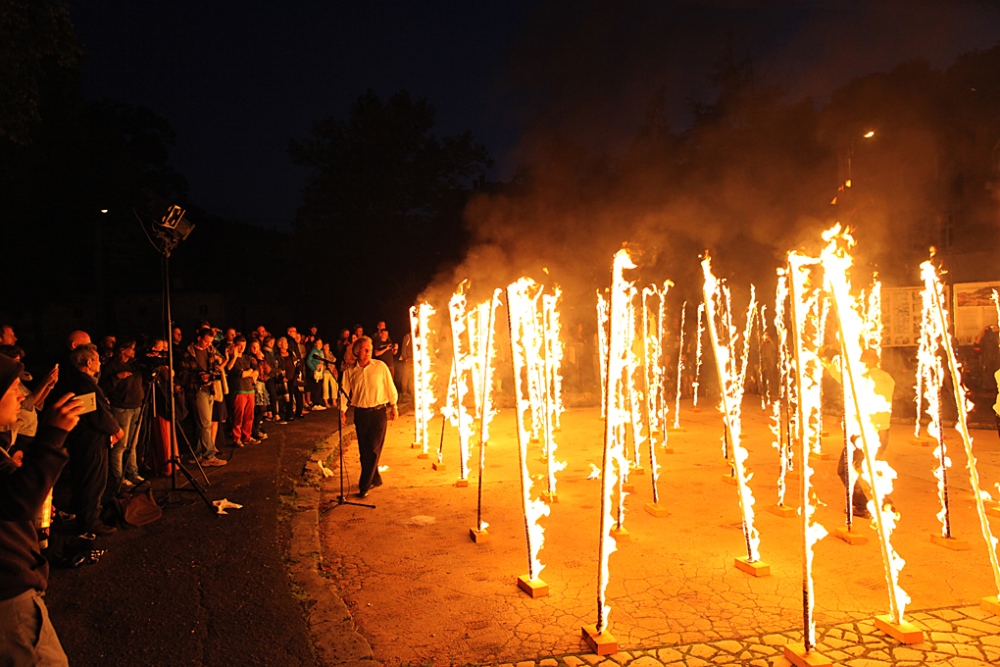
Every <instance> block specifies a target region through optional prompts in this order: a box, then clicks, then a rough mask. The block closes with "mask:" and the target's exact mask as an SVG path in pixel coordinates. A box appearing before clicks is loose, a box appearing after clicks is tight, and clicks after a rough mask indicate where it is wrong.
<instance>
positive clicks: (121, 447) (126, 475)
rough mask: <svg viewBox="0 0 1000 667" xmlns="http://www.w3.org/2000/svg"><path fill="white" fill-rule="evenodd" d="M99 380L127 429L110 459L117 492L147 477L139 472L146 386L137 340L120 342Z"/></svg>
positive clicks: (118, 417) (127, 339) (115, 413)
mask: <svg viewBox="0 0 1000 667" xmlns="http://www.w3.org/2000/svg"><path fill="white" fill-rule="evenodd" d="M99 384H100V385H101V389H103V390H104V393H105V394H107V396H108V401H109V402H110V403H111V414H113V415H114V416H115V420H116V421H117V422H118V425H119V426H121V428H122V432H123V433H124V435H123V436H122V438H121V440H119V441H118V442H116V443H115V446H114V448H113V449H112V450H111V456H110V458H109V459H108V470H109V472H110V480H109V481H110V483H111V488H112V490H114V491H116V492H117V490H118V489H119V488H120V487H124V488H125V489H130V488H132V487H133V486H135V485H136V484H141V483H142V482H144V481H145V480H144V479H143V478H142V477H140V476H139V466H138V465H137V463H136V456H135V445H136V442H138V440H139V437H138V436H139V414H140V413H141V412H142V401H143V399H144V398H145V397H146V390H145V387H144V386H143V377H142V371H141V369H139V368H138V367H137V366H136V363H135V341H134V340H132V339H130V338H123V339H122V340H121V341H120V342H119V343H118V349H117V350H116V351H115V354H114V356H112V357H111V359H110V360H109V361H108V362H107V364H105V365H104V367H103V370H102V372H101V380H100V383H99ZM123 464H124V471H123V470H122V467H123Z"/></svg>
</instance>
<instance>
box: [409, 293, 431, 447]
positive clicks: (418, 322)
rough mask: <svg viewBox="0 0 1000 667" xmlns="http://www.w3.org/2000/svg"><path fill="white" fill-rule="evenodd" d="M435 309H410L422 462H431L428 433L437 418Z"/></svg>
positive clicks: (417, 437) (416, 420)
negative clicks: (432, 344)
mask: <svg viewBox="0 0 1000 667" xmlns="http://www.w3.org/2000/svg"><path fill="white" fill-rule="evenodd" d="M432 315H434V308H433V307H431V305H430V304H429V303H421V304H420V305H417V306H411V307H410V341H411V345H412V346H413V402H414V419H413V423H414V430H415V435H414V444H413V446H414V447H419V448H420V454H418V457H419V458H424V459H426V458H428V456H429V454H428V450H429V448H430V443H429V440H430V438H429V434H428V430H429V428H430V421H431V418H432V417H433V416H434V411H433V408H432V406H433V405H434V392H433V391H432V389H431V386H432V384H433V382H434V375H433V373H432V372H431V355H430V350H429V341H428V338H429V335H430V326H429V321H430V318H431V316H432Z"/></svg>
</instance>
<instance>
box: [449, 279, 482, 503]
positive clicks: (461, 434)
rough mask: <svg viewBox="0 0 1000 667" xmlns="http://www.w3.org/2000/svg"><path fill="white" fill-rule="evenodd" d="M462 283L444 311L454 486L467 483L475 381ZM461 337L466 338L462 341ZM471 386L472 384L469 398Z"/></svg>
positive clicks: (471, 334)
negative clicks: (448, 328) (454, 448)
mask: <svg viewBox="0 0 1000 667" xmlns="http://www.w3.org/2000/svg"><path fill="white" fill-rule="evenodd" d="M465 285H466V283H464V282H463V283H462V284H461V285H459V286H458V291H457V292H455V294H454V295H452V297H451V300H450V301H449V302H448V314H449V315H450V317H451V340H452V351H453V357H452V358H453V359H454V362H453V364H452V371H453V374H452V377H451V380H452V381H451V383H449V388H448V403H447V405H446V407H445V409H446V410H447V412H448V414H449V417H450V419H451V422H452V424H453V425H454V426H455V427H456V428H457V429H458V449H459V459H458V463H459V476H458V481H457V482H456V483H455V484H456V486H468V485H469V457H470V456H471V453H472V451H471V448H470V445H469V442H470V439H471V437H472V431H473V423H472V422H473V416H472V415H471V414H469V412H468V408H467V406H466V402H467V399H468V394H469V382H470V381H471V382H472V384H473V386H474V385H475V376H474V374H473V371H472V368H473V364H474V362H473V359H474V357H473V355H472V354H470V352H471V349H470V348H471V344H470V342H471V339H472V337H473V336H474V334H473V333H472V332H471V331H470V330H469V326H468V319H467V316H466V298H465ZM463 338H464V339H465V340H466V341H467V342H466V344H465V345H463ZM474 392H475V389H474V388H473V398H475V395H474Z"/></svg>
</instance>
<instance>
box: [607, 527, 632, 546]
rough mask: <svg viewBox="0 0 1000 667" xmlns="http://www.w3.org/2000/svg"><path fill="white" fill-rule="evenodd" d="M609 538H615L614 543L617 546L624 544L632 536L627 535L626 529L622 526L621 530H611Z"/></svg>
mask: <svg viewBox="0 0 1000 667" xmlns="http://www.w3.org/2000/svg"><path fill="white" fill-rule="evenodd" d="M611 537H613V538H615V542H617V543H618V544H624V543H625V542H628V541H630V540H631V539H632V536H631V535H629V532H628V528H625V527H624V526H622V527H621V528H612V529H611Z"/></svg>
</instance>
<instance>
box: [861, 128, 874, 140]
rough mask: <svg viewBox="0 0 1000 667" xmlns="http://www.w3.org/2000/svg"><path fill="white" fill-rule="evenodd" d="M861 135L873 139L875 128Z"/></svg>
mask: <svg viewBox="0 0 1000 667" xmlns="http://www.w3.org/2000/svg"><path fill="white" fill-rule="evenodd" d="M861 136H863V137H864V138H865V139H871V138H872V137H874V136H875V130H868V131H867V132H865V133H864V134H863V135H861Z"/></svg>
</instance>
